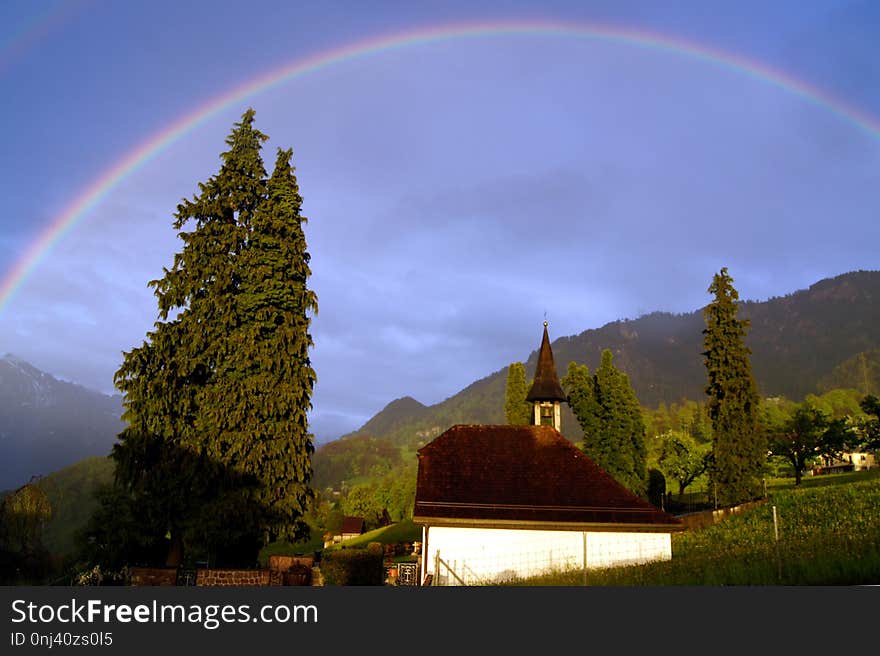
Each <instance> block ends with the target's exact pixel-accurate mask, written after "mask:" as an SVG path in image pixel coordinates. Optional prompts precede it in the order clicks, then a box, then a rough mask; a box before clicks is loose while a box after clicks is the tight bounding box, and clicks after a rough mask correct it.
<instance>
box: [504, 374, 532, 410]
mask: <svg viewBox="0 0 880 656" xmlns="http://www.w3.org/2000/svg"><path fill="white" fill-rule="evenodd" d="M528 393H529V387H528V384H527V383H526V367H525V365H524V364H523V363H522V362H513V363H511V365H510V366H509V367H508V368H507V387H506V390H505V395H504V417H505V420H506V421H507V423H508V424H510V425H511V426H528V425H530V424H532V423H533V413H534V411H533V410H532V404H531V403H529V402H528V401H526V396H527V395H528Z"/></svg>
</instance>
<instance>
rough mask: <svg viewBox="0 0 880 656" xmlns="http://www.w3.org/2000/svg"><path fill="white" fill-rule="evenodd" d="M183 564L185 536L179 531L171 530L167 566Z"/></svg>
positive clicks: (166, 559)
mask: <svg viewBox="0 0 880 656" xmlns="http://www.w3.org/2000/svg"><path fill="white" fill-rule="evenodd" d="M182 564H183V538H181V537H180V533H178V532H177V531H171V543H170V544H169V545H168V556H167V557H166V558H165V567H180V566H181V565H182Z"/></svg>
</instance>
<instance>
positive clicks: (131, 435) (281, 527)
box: [114, 110, 317, 565]
mask: <svg viewBox="0 0 880 656" xmlns="http://www.w3.org/2000/svg"><path fill="white" fill-rule="evenodd" d="M253 118H254V112H253V110H248V111H247V112H246V113H245V114H244V115H243V116H242V120H241V122H240V123H237V124H236V125H235V126H234V129H233V131H232V133H231V134H230V136H229V137H228V138H227V141H226V143H227V145H228V147H229V148H228V150H227V151H226V152H224V153H223V154H222V155H221V158H222V165H221V168H220V171H219V172H218V173H217V174H216V175H214V176H213V177H212V178H211V179H210V180H209V181H208V182H207V183H200V184H199V191H200V193H199V195H198V196H196V197H194V198H193V199H192V200H184V201H183V202H182V203H181V204H180V205H178V208H177V214H176V216H175V222H174V228H175V229H176V230H178V231H179V236H180V238H181V239H182V241H183V243H184V246H183V248H182V250H181V251H180V252H179V253H178V254H176V255H175V258H174V264H173V266H172V268H171V269H170V270H169V269H165V271H164V276H163V277H162V278H161V279H159V280H156V281H152V282H151V283H150V284H151V286H153V287H154V289H155V294H156V297H157V299H158V306H159V321H157V323H156V326H155V330H154V331H152V332H150V333H148V334H147V339H146V341H145V342H144V344H143V345H142V346H141V347H139V348H135V349H133V350H132V351H130V352H128V353H126V354H125V357H124V361H123V364H122V366H121V367H120V369H119V371H118V372H117V374H116V384H117V387H118V388H119V389H120V390H121V391H122V392H123V393H124V395H125V415H124V419H125V420H126V421H127V422H128V424H129V426H128V428H126V430H125V431H123V433H122V434H121V435H120V444H119V445H118V447H117V448H116V449H115V450H114V457H115V458H116V459H117V461H118V463H119V465H120V466H119V467H118V472H119V476H120V479H121V481H122V482H123V483H125V484H126V485H127V487H128V488H129V489H130V490H132V492H133V493H134V494H135V496H136V497H138V498H139V499H140V502H141V503H143V504H144V505H145V512H147V513H148V514H150V515H151V516H156V515H158V516H160V517H161V521H162V522H164V524H165V525H166V526H167V529H168V531H169V533H170V534H171V538H172V549H173V548H177V549H180V548H181V546H182V543H183V542H184V540H185V541H186V543H187V545H188V546H190V547H194V548H195V549H196V550H199V549H201V550H202V551H204V552H207V553H208V554H211V555H212V557H213V560H214V562H227V563H230V564H241V565H249V564H252V563H253V561H254V559H255V558H256V553H257V551H258V549H259V548H260V546H261V545H263V544H265V543H266V542H267V541H268V540H272V539H280V538H286V539H291V540H295V539H297V538H300V537H303V536H304V535H305V534H306V532H307V528H306V527H305V524H304V523H303V522H302V521H301V515H302V514H303V512H304V510H305V506H306V504H307V503H308V500H309V498H310V495H311V492H310V489H309V481H310V479H311V453H312V452H313V446H312V437H311V435H310V434H309V433H308V424H307V412H308V410H309V408H310V398H311V393H312V388H313V385H314V382H315V373H314V371H313V369H312V367H311V363H310V361H309V356H308V351H309V348H310V347H311V346H312V339H311V336H310V335H309V332H308V329H309V323H310V318H309V314H310V313H313V312H315V311H316V308H317V301H316V297H315V294H314V292H312V291H311V290H309V289H308V287H307V279H308V277H309V275H310V270H309V254H308V252H307V250H306V242H305V237H304V233H303V229H302V224H303V223H304V221H305V218H304V217H302V216H301V214H300V209H301V203H302V199H301V197H300V195H299V190H298V187H297V182H296V178H295V176H294V174H293V168H292V167H291V165H290V158H291V151H289V150H286V151H285V150H281V151H279V153H278V159H277V161H276V165H275V170H274V172H273V174H272V177H271V178H269V179H267V176H266V171H265V168H264V166H263V161H262V158H261V155H260V149H261V144H262V143H263V142H264V141H265V140H266V139H267V137H266V136H265V135H263V134H262V133H260V132H259V131H258V130H256V129H255V128H254V127H253ZM189 226H192V230H191V231H190V232H185V231H184V228H186V227H189ZM178 557H179V556H178Z"/></svg>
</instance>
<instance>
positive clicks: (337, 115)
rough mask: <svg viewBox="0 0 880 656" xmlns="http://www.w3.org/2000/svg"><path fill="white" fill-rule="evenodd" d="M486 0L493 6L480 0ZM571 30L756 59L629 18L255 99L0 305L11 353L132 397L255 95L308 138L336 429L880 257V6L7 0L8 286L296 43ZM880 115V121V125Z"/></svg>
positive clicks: (141, 180) (446, 44) (93, 221)
mask: <svg viewBox="0 0 880 656" xmlns="http://www.w3.org/2000/svg"><path fill="white" fill-rule="evenodd" d="M477 4H479V7H474V5H477ZM504 20H522V21H529V20H531V21H537V20H543V21H556V22H561V23H567V24H570V25H582V26H586V25H591V26H596V27H601V26H605V27H610V28H614V29H617V30H624V31H628V32H636V33H646V34H647V33H650V34H652V35H654V36H656V37H659V38H663V39H668V40H672V41H676V42H680V43H682V44H690V47H693V48H697V49H703V50H711V51H713V52H717V53H726V55H727V56H729V57H733V58H739V59H745V60H749V61H751V62H753V63H755V65H756V67H757V69H772V70H774V71H777V72H779V73H781V74H782V75H784V76H786V77H787V78H790V79H792V80H796V81H797V82H798V83H799V84H803V85H807V86H808V87H810V88H813V89H815V90H817V92H819V93H821V94H823V96H824V97H825V98H830V99H833V103H838V104H840V106H843V105H845V106H847V107H850V108H852V109H854V110H856V111H857V112H859V113H860V115H861V116H862V117H863V118H862V122H861V124H859V123H858V122H857V121H853V120H849V119H847V118H846V117H845V116H841V115H840V114H839V113H836V112H835V111H832V108H829V107H828V106H827V105H823V104H822V103H815V102H810V100H809V99H805V98H804V97H803V96H801V95H798V94H796V93H793V92H792V91H791V90H790V89H786V88H785V87H784V86H781V85H779V84H777V83H773V82H772V81H769V80H767V79H766V78H762V76H761V75H760V74H757V73H756V72H755V70H752V71H751V72H750V71H747V70H745V69H742V68H739V69H738V68H736V67H730V66H724V65H721V64H719V63H718V62H713V61H711V60H710V59H706V58H700V57H695V56H692V55H687V54H683V53H681V52H674V51H668V50H659V49H657V48H650V47H644V45H638V44H636V43H633V42H626V41H624V40H620V39H617V40H615V39H596V38H587V37H584V36H581V37H576V36H561V35H555V36H553V35H549V34H546V33H544V34H538V33H534V34H530V33H521V34H516V35H499V34H493V35H488V34H487V35H485V36H476V37H469V38H459V39H448V40H443V41H439V42H432V43H422V44H414V45H410V46H407V47H403V48H397V49H391V50H387V51H380V52H374V53H371V54H368V55H364V56H361V57H356V58H352V59H349V60H346V61H342V62H339V63H338V64H335V65H332V66H327V67H324V68H322V69H319V70H317V71H315V72H313V73H310V74H307V75H303V76H300V77H298V78H295V79H292V80H290V81H289V82H287V83H285V84H281V85H278V86H276V87H273V88H271V89H269V90H266V91H264V92H262V93H259V94H255V95H253V96H252V97H248V98H245V99H242V100H241V101H240V102H236V103H232V104H231V105H230V106H229V107H228V108H226V109H224V110H223V111H220V112H218V113H217V114H216V115H215V116H213V117H212V118H211V119H209V120H207V121H205V122H204V123H202V124H201V125H199V126H198V127H197V128H196V129H193V130H192V131H191V132H189V133H187V134H186V135H185V136H184V137H183V138H182V139H180V140H178V141H177V142H175V143H174V144H172V145H171V146H169V147H168V148H167V149H165V150H164V151H162V152H161V153H160V154H159V155H157V156H156V157H155V158H154V159H152V160H150V161H149V162H147V163H145V164H144V165H143V166H141V167H139V168H138V169H137V170H136V171H135V172H134V173H132V174H131V175H129V176H127V177H126V178H125V179H124V180H123V181H121V182H120V183H119V184H118V185H116V186H114V187H113V188H112V189H111V190H110V193H108V194H107V195H106V196H104V197H103V198H102V200H101V201H100V202H99V203H98V204H97V205H96V206H95V207H93V208H92V209H91V210H90V211H89V212H88V213H87V214H85V215H84V216H83V217H82V219H81V220H80V221H79V223H78V224H77V225H76V227H75V229H73V230H72V231H70V232H69V233H68V234H67V235H66V236H65V237H64V238H63V239H61V240H60V241H58V242H57V243H56V244H55V245H54V246H53V247H52V249H51V250H50V251H49V252H47V254H46V257H45V258H44V259H43V260H42V261H41V262H40V264H39V265H38V266H37V267H35V268H34V270H33V272H32V273H31V274H30V275H29V276H28V277H27V279H26V280H25V281H24V283H23V284H22V285H21V287H20V289H18V291H17V292H16V294H15V295H14V296H13V297H12V298H11V300H10V301H9V302H8V303H7V304H6V305H5V306H3V307H0V352H10V353H14V354H16V355H18V356H20V357H23V358H25V359H26V360H28V361H30V362H32V363H33V364H34V365H35V366H37V367H39V368H41V369H43V370H45V371H48V372H50V373H52V374H54V375H56V376H59V377H63V378H65V379H68V380H74V381H77V382H80V383H82V384H84V385H86V386H88V387H92V388H95V389H98V390H101V391H105V392H109V391H111V390H112V375H113V372H114V371H115V370H116V369H117V368H118V366H119V363H120V362H121V358H122V352H123V351H125V350H128V349H130V348H132V347H133V346H136V345H139V344H140V343H141V341H142V340H143V338H144V334H145V332H146V331H147V330H148V329H149V328H150V327H151V325H152V322H153V321H155V319H156V306H155V300H154V298H153V297H152V295H151V293H150V290H149V289H148V288H147V285H146V283H147V281H149V280H151V279H153V278H157V277H159V276H161V270H162V267H163V266H169V265H170V263H171V261H172V258H173V254H174V252H175V251H176V249H177V247H178V242H177V240H176V238H175V235H174V232H173V230H172V228H171V222H172V215H173V213H174V210H175V207H176V205H177V203H178V202H179V200H180V199H181V198H183V197H190V196H192V195H193V194H194V193H195V192H196V190H197V183H198V182H200V181H204V180H206V179H207V178H209V177H210V176H211V175H213V174H214V173H215V172H216V171H217V169H218V167H219V160H218V155H219V153H220V152H221V151H222V150H223V148H224V143H223V139H224V138H225V136H226V135H227V133H228V132H229V130H230V128H231V126H232V124H233V123H234V122H235V121H236V120H237V118H238V117H239V116H240V115H241V113H242V112H243V111H244V110H245V109H246V108H247V107H248V106H252V107H254V109H255V110H256V113H257V116H256V122H257V127H258V128H259V129H261V130H262V131H263V132H265V133H267V134H269V135H270V137H271V140H270V142H269V143H268V144H267V146H266V149H265V151H264V156H265V159H266V161H267V165H271V162H272V161H273V159H274V151H275V148H276V147H279V146H280V147H287V146H290V147H293V149H294V164H295V165H296V167H297V175H298V179H299V182H300V186H301V189H302V193H303V196H304V213H305V214H306V215H307V216H308V217H309V223H308V226H307V233H306V236H307V239H308V241H309V247H310V251H311V253H312V269H313V278H312V286H313V288H314V289H315V290H316V292H317V293H318V298H319V306H320V312H319V314H318V316H317V317H316V318H315V319H314V322H313V334H314V338H315V343H316V347H315V350H314V351H313V360H314V364H315V368H316V370H317V373H318V384H317V387H316V390H315V396H314V399H313V400H314V406H315V408H314V411H313V413H312V426H313V429H314V431H315V433H316V434H317V435H318V437H319V438H320V439H328V438H333V437H337V436H338V435H340V434H342V433H344V432H346V431H348V430H352V429H354V428H356V427H358V426H359V425H360V424H362V423H363V422H364V421H366V420H367V419H368V418H369V417H370V416H372V415H373V414H374V413H376V412H377V411H379V410H380V409H381V408H382V407H383V406H384V405H385V404H387V403H388V402H389V401H391V400H393V399H395V398H398V397H400V396H403V395H412V396H414V397H415V398H417V399H419V400H420V401H422V402H423V403H426V404H432V403H437V402H439V401H442V400H443V399H445V398H447V397H449V396H451V395H453V394H455V393H456V392H458V391H459V390H460V389H462V388H463V387H465V386H466V385H468V384H469V383H471V382H473V381H474V380H475V379H477V378H481V377H483V376H485V375H488V374H489V373H491V372H493V371H496V370H498V369H500V368H502V367H505V366H507V364H509V363H510V362H512V361H515V360H523V359H525V358H526V357H527V356H528V354H529V352H530V351H532V350H533V349H535V348H537V346H538V344H539V340H540V331H541V322H542V321H543V320H544V316H545V313H546V315H547V317H548V318H549V320H550V324H551V337H553V338H555V337H560V336H563V335H570V334H577V333H580V332H582V331H584V330H587V329H590V328H597V327H599V326H601V325H603V324H605V323H607V322H609V321H613V320H616V319H620V318H635V317H637V316H639V315H641V314H644V313H647V312H651V311H655V310H662V311H671V312H689V311H693V310H696V309H698V308H700V307H702V306H703V305H704V304H705V303H706V302H708V300H709V297H708V295H707V293H706V288H707V287H708V285H709V282H710V281H711V278H712V275H713V273H715V272H716V271H718V270H719V269H720V268H721V267H723V266H727V267H728V268H729V270H730V273H731V274H732V275H733V277H734V279H735V281H736V286H737V288H738V289H739V291H740V294H741V296H742V297H743V298H746V299H754V300H763V299H766V298H769V297H771V296H778V295H784V294H787V293H790V292H793V291H795V290H797V289H802V288H805V287H807V286H809V285H810V284H811V283H813V282H815V281H817V280H819V279H821V278H823V277H827V276H833V275H837V274H840V273H844V272H846V271H850V270H854V269H876V268H878V266H877V263H878V258H877V243H878V236H880V235H878V232H880V229H878V227H877V226H878V221H877V217H878V209H880V191H878V190H880V135H878V132H877V126H878V125H880V44H878V42H880V40H878V39H877V38H876V36H877V34H880V5H878V4H877V3H875V2H870V1H867V2H845V1H839V2H831V1H827V2H819V1H817V2H809V3H805V2H784V1H779V2H772V3H765V2H751V1H739V2H726V1H717V2H705V1H701V2H687V1H684V2H662V1H656V2H648V1H645V2H635V1H631V2H620V1H615V2H588V1H582V2H573V3H568V2H540V3H539V2H497V1H491V0H490V1H487V2H483V3H472V2H455V1H452V2H449V1H445V2H420V3H412V2H370V3H363V2H322V3H294V2H267V1H259V0H258V1H253V2H249V3H241V2H223V1H215V2H201V1H190V2H183V3H181V2H170V1H164V0H163V1H153V2H134V1H133V2H111V1H109V0H71V1H70V2H48V1H43V0H33V1H19V0H6V1H5V2H3V3H0V95H2V97H3V99H4V102H3V103H2V104H0V117H2V124H3V126H4V133H3V149H2V154H0V157H2V160H0V161H2V170H3V175H2V176H0V194H2V197H3V199H4V201H5V203H4V211H3V212H2V213H0V280H3V279H5V278H7V276H8V275H9V273H10V272H11V271H12V270H13V269H14V268H15V266H16V264H17V263H18V262H20V261H21V258H22V257H23V256H24V254H25V253H26V251H27V249H28V247H29V245H30V244H32V243H33V242H34V241H35V240H36V239H38V238H39V236H40V235H41V234H43V233H44V232H45V230H46V229H47V228H48V227H49V226H50V225H52V223H53V221H54V220H56V219H57V217H58V216H60V215H61V214H62V213H63V212H64V210H65V209H66V208H67V207H69V206H70V204H71V203H72V202H73V200H74V199H75V198H77V196H78V195H79V194H81V193H82V191H83V190H84V189H87V188H89V186H90V185H92V184H94V182H95V181H96V180H99V179H100V178H101V177H102V176H103V175H105V174H106V172H107V171H109V170H110V169H111V168H112V167H113V166H114V165H116V164H117V163H118V162H119V161H121V159H122V158H124V157H125V156H126V154H128V153H130V152H132V151H133V150H134V149H135V148H137V147H138V146H139V145H141V144H143V143H145V142H147V141H149V140H150V139H151V137H153V136H154V135H156V134H158V133H159V132H160V131H162V130H163V129H164V128H166V127H167V126H169V125H171V124H173V123H174V122H175V121H177V120H179V119H180V118H181V117H184V116H186V115H189V114H191V113H192V112H194V111H195V110H196V109H198V108H199V107H201V106H203V105H205V103H207V102H208V101H209V100H210V99H212V98H215V97H218V96H220V95H222V94H223V93H225V92H228V91H229V90H231V89H233V88H235V87H237V86H239V85H242V84H244V83H246V82H247V81H248V80H251V79H254V78H256V77H258V76H260V75H262V74H265V73H267V72H269V71H272V70H275V69H278V68H279V67H280V66H282V65H283V64H285V63H292V62H295V61H297V60H298V59H302V58H308V57H311V56H314V55H315V54H317V53H321V52H329V51H332V50H333V49H337V48H341V47H344V46H346V45H348V44H351V43H354V42H357V41H360V40H364V39H370V38H379V37H381V36H383V35H392V34H404V33H407V32H412V31H415V30H422V29H427V28H431V27H439V26H442V25H453V24H462V23H469V22H493V21H495V22H497V21H504ZM872 126H873V127H872Z"/></svg>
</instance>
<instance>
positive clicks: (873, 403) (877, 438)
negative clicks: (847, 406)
mask: <svg viewBox="0 0 880 656" xmlns="http://www.w3.org/2000/svg"><path fill="white" fill-rule="evenodd" d="M859 405H860V406H861V409H862V411H863V412H864V413H865V414H866V415H868V416H867V417H866V418H865V419H863V420H862V423H861V430H860V433H861V436H862V439H861V446H863V447H864V448H866V449H880V399H878V398H877V397H876V396H874V395H873V394H869V395H867V396H866V397H865V398H863V399H862V401H861V403H860V404H859Z"/></svg>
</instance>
